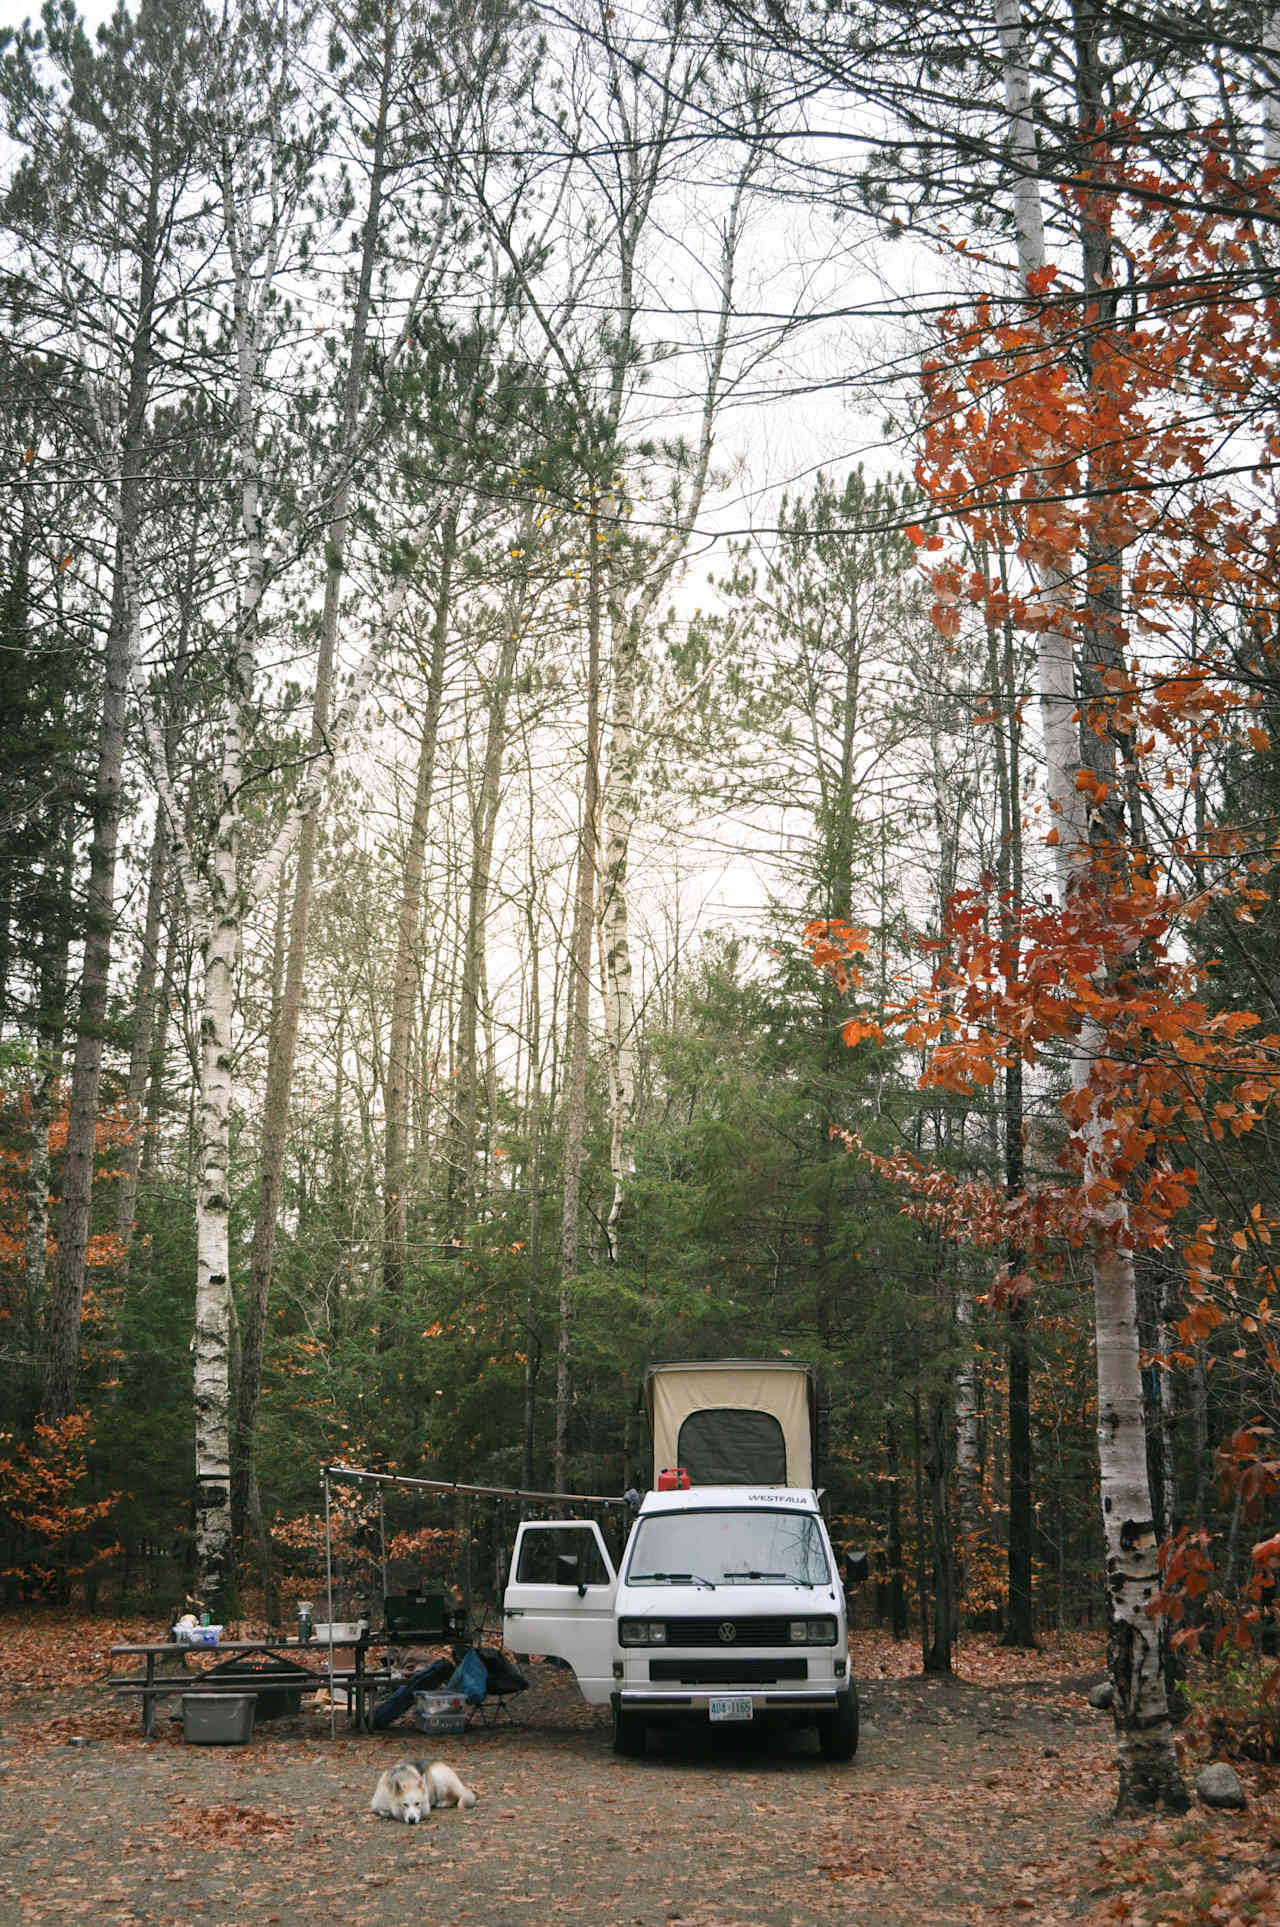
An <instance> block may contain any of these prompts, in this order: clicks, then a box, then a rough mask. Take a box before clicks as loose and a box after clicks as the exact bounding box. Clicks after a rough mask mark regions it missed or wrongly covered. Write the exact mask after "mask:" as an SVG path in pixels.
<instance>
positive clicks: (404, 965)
mask: <svg viewBox="0 0 1280 1927" xmlns="http://www.w3.org/2000/svg"><path fill="white" fill-rule="evenodd" d="M457 542H458V510H457V506H456V504H454V505H452V506H451V507H450V508H449V510H448V511H447V513H446V515H445V518H444V524H443V527H442V529H441V532H440V567H439V575H438V576H437V578H436V593H435V607H434V614H433V619H432V624H431V657H430V662H429V664H428V668H427V695H426V702H425V703H424V705H423V711H422V734H421V739H420V744H419V749H418V776H417V783H416V786H415V789H414V797H413V816H412V819H411V821H410V824H409V843H408V848H407V849H406V851H405V860H404V876H403V878H402V880H401V886H400V901H399V905H398V909H397V915H396V958H395V972H394V976H393V978H392V986H391V1029H390V1035H389V1038H388V1042H387V1082H386V1095H387V1102H386V1136H385V1139H384V1147H383V1181H382V1285H383V1290H384V1291H385V1292H386V1294H387V1297H388V1299H389V1300H390V1301H393V1302H394V1301H396V1300H398V1299H399V1298H400V1296H401V1294H402V1292H403V1288H404V1275H405V1263H406V1256H407V1251H408V1242H409V1203H408V1181H409V1111H410V1105H409V1068H410V1063H411V1050H410V1047H411V1042H412V1034H413V1005H414V993H415V991H416V989H417V984H418V974H419V973H418V965H419V944H420V940H421V932H422V878H423V874H424V871H425V868H426V851H427V825H428V823H429V821H430V816H431V799H432V792H433V789H434V786H435V768H436V746H437V742H438V738H439V731H440V705H441V702H442V701H443V697H444V671H445V655H446V650H447V646H448V640H449V610H450V603H451V597H452V590H453V564H454V558H455V555H456V553H457ZM384 1324H385V1321H384Z"/></svg>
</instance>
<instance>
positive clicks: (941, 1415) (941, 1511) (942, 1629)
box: [920, 1387, 957, 1674]
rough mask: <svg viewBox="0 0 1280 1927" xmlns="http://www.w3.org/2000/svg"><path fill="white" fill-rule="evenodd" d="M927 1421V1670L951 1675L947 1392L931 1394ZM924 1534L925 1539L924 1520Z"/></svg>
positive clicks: (953, 1617) (940, 1390)
mask: <svg viewBox="0 0 1280 1927" xmlns="http://www.w3.org/2000/svg"><path fill="white" fill-rule="evenodd" d="M927 1422H928V1439H927V1448H926V1456H925V1483H926V1488H927V1496H928V1503H929V1522H930V1542H931V1556H930V1565H931V1569H932V1571H931V1576H932V1592H933V1638H932V1640H930V1641H929V1642H928V1644H927V1646H926V1649H925V1655H924V1670H925V1672H926V1673H943V1674H949V1673H950V1671H951V1647H952V1642H953V1640H954V1638H955V1625H956V1604H957V1602H956V1594H955V1555H954V1547H953V1544H952V1534H951V1498H950V1485H951V1480H950V1473H951V1466H950V1458H951V1451H950V1444H951V1400H950V1398H949V1396H948V1394H947V1392H946V1390H945V1389H943V1388H939V1387H935V1388H934V1389H933V1390H932V1391H931V1392H930V1394H929V1400H928V1415H927ZM920 1532H921V1537H922V1538H923V1536H924V1522H923V1520H922V1521H921V1525H920Z"/></svg>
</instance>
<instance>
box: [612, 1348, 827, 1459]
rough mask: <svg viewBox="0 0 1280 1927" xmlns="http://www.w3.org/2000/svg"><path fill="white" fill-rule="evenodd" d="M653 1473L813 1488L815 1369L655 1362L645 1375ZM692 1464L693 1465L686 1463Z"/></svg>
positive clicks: (748, 1362)
mask: <svg viewBox="0 0 1280 1927" xmlns="http://www.w3.org/2000/svg"><path fill="white" fill-rule="evenodd" d="M645 1404H646V1406H647V1408H648V1414H649V1429H650V1432H651V1434H652V1437H653V1477H654V1483H655V1484H656V1483H657V1478H658V1474H659V1472H661V1471H663V1470H664V1469H665V1468H667V1467H669V1466H677V1465H682V1466H684V1467H685V1469H686V1470H687V1471H688V1474H689V1479H690V1483H691V1484H692V1485H798V1486H811V1485H812V1484H813V1481H814V1463H813V1418H812V1414H813V1370H812V1367H810V1366H808V1365H794V1364H791V1363H785V1362H780V1361H774V1360H763V1359H723V1360H721V1359H717V1360H707V1359H703V1360H697V1361H693V1362H691V1363H689V1364H678V1365H655V1366H653V1367H652V1369H651V1370H650V1371H649V1373H648V1375H647V1377H646V1379H645ZM691 1461H692V1462H691Z"/></svg>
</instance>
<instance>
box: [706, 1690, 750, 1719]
mask: <svg viewBox="0 0 1280 1927" xmlns="http://www.w3.org/2000/svg"><path fill="white" fill-rule="evenodd" d="M709 1711H710V1714H711V1717H712V1719H713V1720H749V1719H750V1718H751V1696H750V1694H744V1695H743V1696H742V1698H740V1699H736V1698H732V1699H731V1698H728V1697H726V1698H723V1699H713V1700H712V1701H710V1703H709Z"/></svg>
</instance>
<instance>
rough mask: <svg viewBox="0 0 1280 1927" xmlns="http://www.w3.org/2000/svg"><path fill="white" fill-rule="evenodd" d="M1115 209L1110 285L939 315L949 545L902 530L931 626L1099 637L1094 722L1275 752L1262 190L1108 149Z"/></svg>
mask: <svg viewBox="0 0 1280 1927" xmlns="http://www.w3.org/2000/svg"><path fill="white" fill-rule="evenodd" d="M1122 142H1123V129H1119V130H1117V134H1116V144H1117V147H1118V148H1120V149H1121V151H1122ZM1082 191H1083V190H1082ZM1070 198H1071V197H1070V196H1068V199H1070ZM1121 206H1123V208H1124V211H1125V219H1124V224H1123V233H1122V234H1118V235H1117V237H1116V244H1115V249H1114V258H1115V261H1116V263H1117V267H1116V272H1117V274H1118V275H1119V276H1120V277H1121V279H1122V281H1123V287H1122V288H1116V287H1115V286H1114V284H1113V283H1108V285H1105V286H1103V287H1100V288H1098V289H1095V290H1088V291H1084V292H1080V291H1078V290H1073V289H1071V288H1070V287H1068V286H1067V285H1065V283H1064V282H1063V281H1062V280H1061V278H1060V277H1059V275H1058V273H1057V270H1056V269H1054V268H1052V267H1047V268H1045V269H1043V270H1041V271H1040V272H1038V273H1036V274H1033V275H1031V276H1030V277H1028V285H1027V291H1026V294H1025V295H1023V296H1021V297H1018V298H1011V299H1007V300H1001V301H997V300H994V299H991V298H988V297H983V298H981V299H979V300H978V301H977V302H976V303H974V304H973V305H972V306H971V307H969V308H967V309H963V310H961V309H958V308H957V309H953V310H951V311H950V312H949V313H947V314H946V315H944V316H943V317H942V319H941V321H940V323H939V330H938V332H939V337H940V339H939V346H938V351H937V352H936V353H935V354H933V355H931V356H929V357H928V358H927V359H926V361H925V363H924V367H923V374H922V385H923V389H924V401H925V410H924V421H923V426H922V434H921V453H920V457H919V460H918V462H917V464H916V471H915V472H916V480H917V481H918V483H919V484H920V486H921V488H922V489H923V490H924V491H925V493H926V494H927V495H928V496H929V498H930V500H931V502H932V503H933V504H934V506H935V508H936V509H937V511H938V512H939V516H940V518H941V520H942V521H943V522H945V523H947V524H950V525H951V527H952V528H955V527H956V526H959V527H961V528H962V530H963V536H964V541H963V544H958V545H957V544H948V543H947V542H946V541H944V538H943V536H942V535H941V534H940V533H939V532H938V531H937V530H936V529H926V528H925V527H923V526H921V527H919V528H917V529H915V530H914V531H911V532H910V533H911V536H912V540H913V541H915V542H916V544H917V546H918V547H919V548H920V549H921V550H922V552H924V553H926V554H929V553H932V554H937V555H939V556H940V558H941V559H940V560H939V561H938V562H937V563H935V564H933V565H932V566H930V567H929V569H928V574H929V577H930V580H931V582H932V585H933V589H934V595H935V604H934V610H933V614H934V621H935V623H936V625H937V627H938V628H939V629H940V630H941V632H942V633H943V634H944V635H946V636H955V635H958V633H959V631H960V627H961V622H962V614H963V610H964V609H965V608H966V607H967V606H973V607H976V608H977V609H978V610H979V611H980V612H981V614H982V616H983V617H984V619H985V621H986V622H987V623H988V624H989V625H990V626H992V627H993V628H996V629H999V628H1000V627H1001V626H1002V625H1003V624H1004V623H1005V622H1010V623H1012V624H1013V626H1014V627H1015V628H1017V629H1019V630H1021V631H1023V632H1026V633H1031V634H1035V633H1036V632H1038V631H1043V630H1048V629H1061V628H1062V627H1063V626H1064V624H1065V625H1067V626H1069V627H1074V629H1075V631H1076V635H1077V639H1078V640H1080V641H1081V642H1082V643H1083V644H1084V645H1085V647H1086V649H1087V648H1088V646H1089V643H1090V642H1091V641H1092V640H1095V639H1096V640H1102V641H1104V642H1105V645H1106V647H1105V650H1100V651H1099V656H1100V657H1105V661H1104V660H1099V661H1098V662H1097V664H1096V674H1097V676H1098V679H1099V682H1100V683H1101V693H1100V694H1097V695H1095V696H1094V698H1093V700H1092V702H1091V706H1090V715H1089V720H1090V721H1092V723H1093V725H1094V727H1095V728H1096V729H1098V730H1099V731H1100V732H1102V731H1107V732H1110V733H1113V734H1115V733H1117V732H1124V733H1126V734H1127V735H1128V736H1130V737H1131V738H1132V739H1133V742H1134V745H1135V749H1136V751H1137V753H1138V754H1139V755H1143V754H1146V755H1150V754H1151V753H1152V752H1154V751H1156V750H1157V748H1160V749H1161V750H1163V751H1164V752H1165V753H1166V754H1167V753H1168V751H1169V750H1170V749H1176V750H1177V751H1179V752H1180V753H1181V757H1182V767H1183V768H1184V769H1185V768H1186V759H1188V758H1189V757H1193V756H1194V755H1195V754H1196V753H1197V752H1198V751H1199V750H1200V749H1202V748H1203V747H1204V746H1205V745H1206V744H1208V743H1213V742H1220V741H1221V740H1223V738H1224V736H1225V735H1235V736H1236V737H1238V738H1239V740H1241V741H1244V742H1247V743H1248V744H1249V746H1250V747H1251V748H1252V749H1254V750H1255V751H1258V752H1261V751H1264V750H1265V749H1266V748H1267V747H1268V744H1269V737H1268V734H1267V731H1266V730H1265V729H1263V728H1262V727H1261V726H1260V725H1259V724H1258V722H1257V721H1256V720H1255V719H1254V718H1253V717H1252V716H1251V715H1250V711H1252V710H1256V709H1257V708H1258V707H1260V706H1261V700H1262V698H1261V693H1260V682H1259V671H1261V670H1263V669H1265V668H1267V667H1273V666H1274V665H1273V664H1272V651H1273V650H1274V648H1275V647H1276V645H1277V596H1276V592H1275V583H1276V581H1277V577H1278V574H1280V505H1278V503H1277V494H1276V487H1275V481H1274V475H1273V469H1274V464H1275V461H1276V458H1277V456H1278V455H1280V427H1277V425H1276V422H1275V419H1274V414H1273V412H1268V409H1267V407H1266V404H1267V402H1268V398H1270V397H1273V396H1274V395H1275V393H1276V392H1277V389H1278V388H1280V297H1278V296H1277V294H1276V291H1275V282H1274V279H1273V278H1271V277H1269V276H1266V275H1264V276H1263V277H1262V279H1261V281H1260V280H1259V277H1258V263H1259V262H1260V261H1261V260H1262V259H1263V243H1264V242H1265V241H1266V240H1267V237H1268V232H1269V230H1270V228H1271V227H1272V225H1273V223H1274V220H1275V215H1276V197H1275V188H1274V183H1273V182H1272V180H1271V177H1270V176H1267V175H1262V176H1255V177H1253V178H1251V179H1242V180H1234V179H1233V178H1232V176H1231V172H1230V168H1229V165H1228V161H1227V157H1226V155H1225V153H1224V152H1223V151H1222V150H1221V148H1220V146H1219V145H1218V144H1217V143H1216V142H1215V141H1214V140H1213V139H1212V138H1211V139H1209V140H1208V141H1207V142H1206V143H1205V144H1204V145H1203V147H1202V149H1201V152H1200V156H1199V162H1198V167H1197V169H1196V171H1195V172H1194V174H1192V173H1191V172H1189V173H1188V175H1187V177H1186V178H1183V179H1170V178H1167V177H1165V176H1163V175H1157V174H1154V173H1152V172H1150V171H1142V170H1139V169H1136V168H1131V167H1129V166H1128V165H1127V164H1126V163H1125V162H1124V161H1123V160H1122V159H1113V160H1112V161H1111V162H1110V164H1109V173H1108V174H1107V175H1106V177H1105V178H1100V177H1099V176H1098V174H1097V173H1096V172H1095V173H1094V176H1093V178H1092V180H1091V183H1090V186H1089V189H1088V211H1089V215H1090V218H1091V219H1092V220H1094V221H1095V222H1098V221H1101V222H1103V223H1110V222H1111V221H1113V220H1114V219H1115V215H1116V210H1117V208H1119V207H1121ZM948 548H950V550H951V552H950V553H945V554H944V551H946V550H948ZM992 558H1001V559H1002V562H1003V566H1002V567H998V568H997V567H993V566H992ZM1122 572H1123V583H1122V582H1121V576H1122ZM1086 577H1087V580H1088V583H1089V586H1090V589H1091V591H1092V592H1093V593H1092V594H1091V596H1089V597H1085V596H1084V595H1082V594H1080V593H1079V591H1080V589H1081V587H1082V586H1083V584H1084V582H1085V580H1086ZM1121 587H1122V588H1123V594H1122V595H1121V594H1120V593H1119V591H1120V589H1121ZM1064 591H1065V593H1063V592H1064ZM1103 627H1105V634H1100V630H1101V629H1102V628H1103ZM1192 639H1193V640H1192ZM1162 647H1163V648H1166V649H1167V650H1169V651H1170V652H1172V656H1173V658H1174V659H1173V660H1170V661H1166V662H1160V661H1159V660H1158V656H1157V655H1156V653H1155V652H1156V651H1158V650H1159V649H1160V648H1162ZM1118 663H1119V664H1122V665H1123V666H1121V667H1117V664H1118ZM1054 840H1055V841H1056V838H1054Z"/></svg>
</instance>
